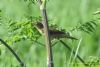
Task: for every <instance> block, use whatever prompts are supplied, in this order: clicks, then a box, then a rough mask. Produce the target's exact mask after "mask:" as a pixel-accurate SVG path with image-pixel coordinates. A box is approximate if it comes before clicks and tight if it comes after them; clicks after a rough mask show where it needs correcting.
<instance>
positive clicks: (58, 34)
mask: <svg viewBox="0 0 100 67" xmlns="http://www.w3.org/2000/svg"><path fill="white" fill-rule="evenodd" d="M35 27H36V29H37V30H38V31H39V32H40V33H41V34H44V25H43V22H37V23H36V24H35ZM49 34H50V38H51V39H60V38H68V39H72V40H78V39H77V38H75V37H72V36H70V34H69V32H67V33H66V32H65V31H64V30H58V29H57V28H55V27H54V26H50V27H49Z"/></svg>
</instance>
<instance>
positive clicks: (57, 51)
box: [0, 0, 100, 67]
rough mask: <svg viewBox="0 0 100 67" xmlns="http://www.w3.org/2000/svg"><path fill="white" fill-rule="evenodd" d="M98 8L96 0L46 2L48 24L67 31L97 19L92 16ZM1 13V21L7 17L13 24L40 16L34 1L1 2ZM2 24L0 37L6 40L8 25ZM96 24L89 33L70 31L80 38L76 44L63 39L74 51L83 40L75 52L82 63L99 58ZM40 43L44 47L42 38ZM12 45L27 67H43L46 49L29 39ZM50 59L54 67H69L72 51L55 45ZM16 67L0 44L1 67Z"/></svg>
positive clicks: (99, 45)
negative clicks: (30, 17)
mask: <svg viewBox="0 0 100 67" xmlns="http://www.w3.org/2000/svg"><path fill="white" fill-rule="evenodd" d="M98 8H100V1H99V0H49V1H48V2H47V14H48V18H49V20H50V22H49V23H55V24H57V25H58V26H59V27H60V28H64V29H66V31H69V30H71V29H72V28H73V27H75V26H77V25H79V24H80V23H85V22H87V21H90V20H91V19H96V18H99V17H100V15H99V14H98V15H93V13H94V12H95V11H97V9H98ZM0 10H2V17H3V18H4V19H5V17H7V19H12V20H13V21H20V20H25V17H28V16H35V17H38V16H40V11H39V7H38V4H37V2H36V3H35V4H33V3H32V2H31V1H29V0H27V1H24V0H0ZM1 22H2V24H1V23H0V38H2V39H5V38H6V37H8V31H9V30H8V27H7V26H8V24H7V23H6V20H4V21H1ZM97 24H98V26H97V27H96V30H95V31H94V32H93V33H91V34H87V33H84V32H78V31H75V32H73V33H72V36H75V37H77V38H78V39H79V40H77V41H71V40H66V39H64V41H65V42H66V43H68V45H69V46H70V47H72V48H73V49H74V50H75V49H76V48H77V45H78V43H79V41H80V39H82V41H81V43H80V48H79V52H78V53H79V55H80V56H81V57H82V58H84V60H85V59H86V58H88V57H90V56H93V57H99V56H100V21H98V22H97ZM8 39H9V38H8ZM39 42H41V43H43V44H44V40H43V39H42V38H40V40H39ZM11 46H12V47H13V49H14V50H15V51H16V52H17V53H18V55H19V56H20V57H21V59H22V60H23V61H24V63H25V65H26V67H46V64H47V63H46V49H45V47H43V46H41V45H39V44H37V43H35V42H32V41H30V40H25V41H24V40H23V41H20V42H17V43H14V44H12V45H11ZM53 56H54V65H55V67H68V65H69V61H70V59H69V58H70V56H71V52H69V51H68V50H67V49H66V48H65V47H63V46H62V45H61V43H59V42H58V43H57V44H56V45H55V46H54V47H53ZM78 62H80V61H78ZM80 63H81V62H80ZM18 65H19V64H18V62H17V61H16V59H15V58H14V57H13V55H12V54H11V53H10V52H9V50H8V49H6V48H5V47H4V46H3V45H0V67H17V66H18ZM69 67H71V66H69Z"/></svg>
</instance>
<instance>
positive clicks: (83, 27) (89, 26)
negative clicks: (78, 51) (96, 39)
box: [71, 20, 97, 33]
mask: <svg viewBox="0 0 100 67" xmlns="http://www.w3.org/2000/svg"><path fill="white" fill-rule="evenodd" d="M96 22H97V20H91V21H89V22H86V23H84V24H80V26H76V27H75V28H74V29H72V30H71V31H74V30H77V31H83V32H86V33H91V32H94V30H95V27H97V24H96Z"/></svg>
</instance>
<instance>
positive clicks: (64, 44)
mask: <svg viewBox="0 0 100 67" xmlns="http://www.w3.org/2000/svg"><path fill="white" fill-rule="evenodd" d="M59 41H60V42H61V43H62V44H63V46H65V47H66V48H68V50H69V51H72V49H71V48H70V47H69V46H68V45H67V44H66V43H65V42H63V41H62V40H59ZM73 54H75V51H73ZM77 58H78V59H79V60H80V61H81V62H82V63H83V64H84V65H85V66H88V64H86V63H85V61H84V60H83V59H82V58H81V57H80V56H79V55H78V54H77Z"/></svg>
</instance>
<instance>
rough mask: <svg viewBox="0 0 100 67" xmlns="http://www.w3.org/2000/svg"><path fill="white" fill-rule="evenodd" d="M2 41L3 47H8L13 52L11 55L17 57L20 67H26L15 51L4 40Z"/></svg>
mask: <svg viewBox="0 0 100 67" xmlns="http://www.w3.org/2000/svg"><path fill="white" fill-rule="evenodd" d="M0 41H1V43H2V44H3V45H5V47H7V48H8V49H9V50H10V51H11V53H12V54H13V55H14V56H15V58H16V59H17V61H18V62H19V63H20V66H21V67H24V63H23V62H22V61H21V59H20V58H19V56H18V55H17V54H16V53H15V51H14V50H13V49H12V48H11V47H10V46H9V45H8V44H7V43H6V42H5V41H4V40H2V39H0Z"/></svg>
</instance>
